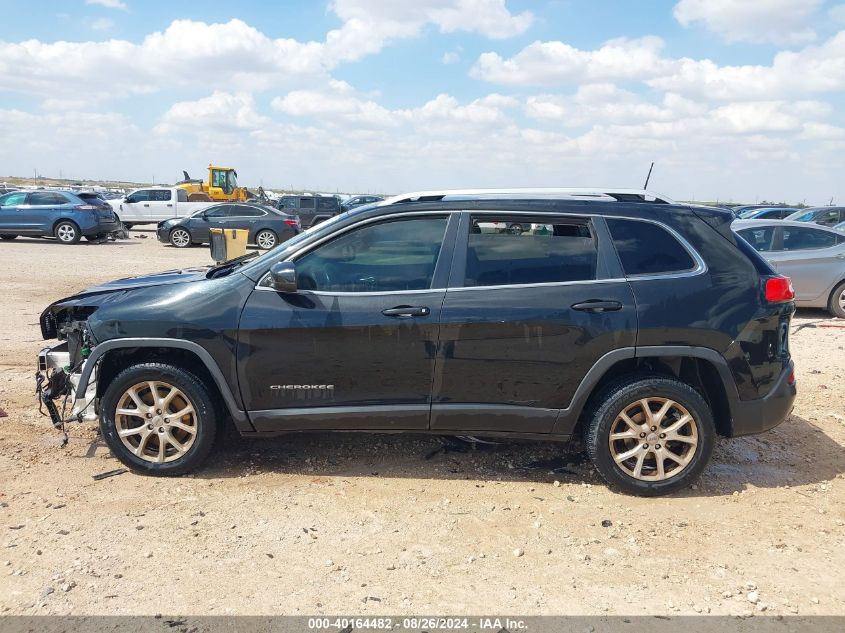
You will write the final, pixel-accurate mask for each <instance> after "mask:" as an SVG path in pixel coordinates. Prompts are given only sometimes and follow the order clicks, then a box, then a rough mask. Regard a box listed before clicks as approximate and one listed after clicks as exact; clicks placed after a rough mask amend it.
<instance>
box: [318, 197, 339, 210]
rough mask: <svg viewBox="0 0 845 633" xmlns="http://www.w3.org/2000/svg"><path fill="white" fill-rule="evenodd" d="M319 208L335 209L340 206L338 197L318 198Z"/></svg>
mask: <svg viewBox="0 0 845 633" xmlns="http://www.w3.org/2000/svg"><path fill="white" fill-rule="evenodd" d="M317 208H318V209H320V210H321V211H335V210H336V209H337V208H338V203H337V198H317Z"/></svg>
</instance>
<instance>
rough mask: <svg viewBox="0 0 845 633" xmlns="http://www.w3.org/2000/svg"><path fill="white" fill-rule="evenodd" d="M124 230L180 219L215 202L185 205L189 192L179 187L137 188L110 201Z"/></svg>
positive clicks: (187, 203)
mask: <svg viewBox="0 0 845 633" xmlns="http://www.w3.org/2000/svg"><path fill="white" fill-rule="evenodd" d="M109 204H110V205H111V206H112V208H113V209H114V212H115V213H116V214H117V217H118V218H120V221H121V222H123V225H124V226H125V227H126V228H132V227H133V226H134V225H136V224H157V223H158V222H161V221H162V220H168V219H170V218H183V217H185V216H188V215H191V214H192V213H194V212H195V211H199V210H200V209H205V208H206V207H210V206H211V205H213V204H218V203H216V202H188V192H187V191H185V190H184V189H180V188H179V187H147V188H145V189H136V190H135V191H133V192H132V193H130V194H129V195H128V196H126V197H125V198H123V199H119V198H118V199H116V200H109Z"/></svg>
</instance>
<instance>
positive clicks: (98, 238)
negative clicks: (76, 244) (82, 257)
mask: <svg viewBox="0 0 845 633" xmlns="http://www.w3.org/2000/svg"><path fill="white" fill-rule="evenodd" d="M108 235H109V234H108V233H97V234H96V235H87V236H86V237H85V240H86V241H87V242H99V241H102V240H104V239H106V238H107V237H108Z"/></svg>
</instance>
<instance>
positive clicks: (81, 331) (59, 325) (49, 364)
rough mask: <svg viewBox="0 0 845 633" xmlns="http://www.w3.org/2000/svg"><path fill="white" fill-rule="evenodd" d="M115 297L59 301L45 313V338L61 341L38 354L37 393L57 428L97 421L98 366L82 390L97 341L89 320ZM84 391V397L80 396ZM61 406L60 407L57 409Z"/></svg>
mask: <svg viewBox="0 0 845 633" xmlns="http://www.w3.org/2000/svg"><path fill="white" fill-rule="evenodd" d="M113 299H114V294H112V293H107V294H98V295H82V296H76V297H71V298H68V299H63V300H61V301H57V302H56V303H53V304H52V305H50V306H49V307H48V308H47V309H46V310H44V312H42V313H41V317H40V324H41V335H42V337H43V338H44V339H45V340H49V339H58V341H59V343H57V344H56V345H53V346H50V347H45V348H44V349H42V350H41V351H40V352H39V354H38V371H37V373H36V374H35V382H36V393H37V394H38V400H39V406H41V407H43V408H42V409H41V411H42V413H43V412H44V408H46V410H47V415H49V416H50V421H51V422H52V423H53V426H54V427H56V428H59V429H64V425H65V423H66V422H70V421H75V422H83V421H89V422H90V421H96V419H97V407H96V385H97V372H96V367H95V368H94V369H93V371H91V372H89V373H88V374H87V380H86V382H87V384H85V385H83V389H80V381H81V380H82V379H83V370H84V368H85V363H86V362H87V360H88V358H89V356H90V355H91V350H92V349H94V348H95V347H96V345H97V342H98V341H97V339H96V338H95V336H94V335H93V333H92V332H91V329H90V327H89V324H88V319H89V317H90V316H91V315H92V314H93V313H94V312H95V311H96V310H97V308H98V307H99V306H100V305H101V304H102V303H103V302H105V301H109V300H113ZM80 392H82V393H83V394H84V395H83V396H82V397H77V396H78V394H79V393H80ZM57 403H60V406H57Z"/></svg>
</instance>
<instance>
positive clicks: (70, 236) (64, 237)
mask: <svg viewBox="0 0 845 633" xmlns="http://www.w3.org/2000/svg"><path fill="white" fill-rule="evenodd" d="M56 237H58V238H59V240H61V241H62V242H72V241H73V240H74V239H76V229H75V228H73V226H71V225H70V224H62V225H61V226H60V227H59V228H58V229H57V230H56Z"/></svg>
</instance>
